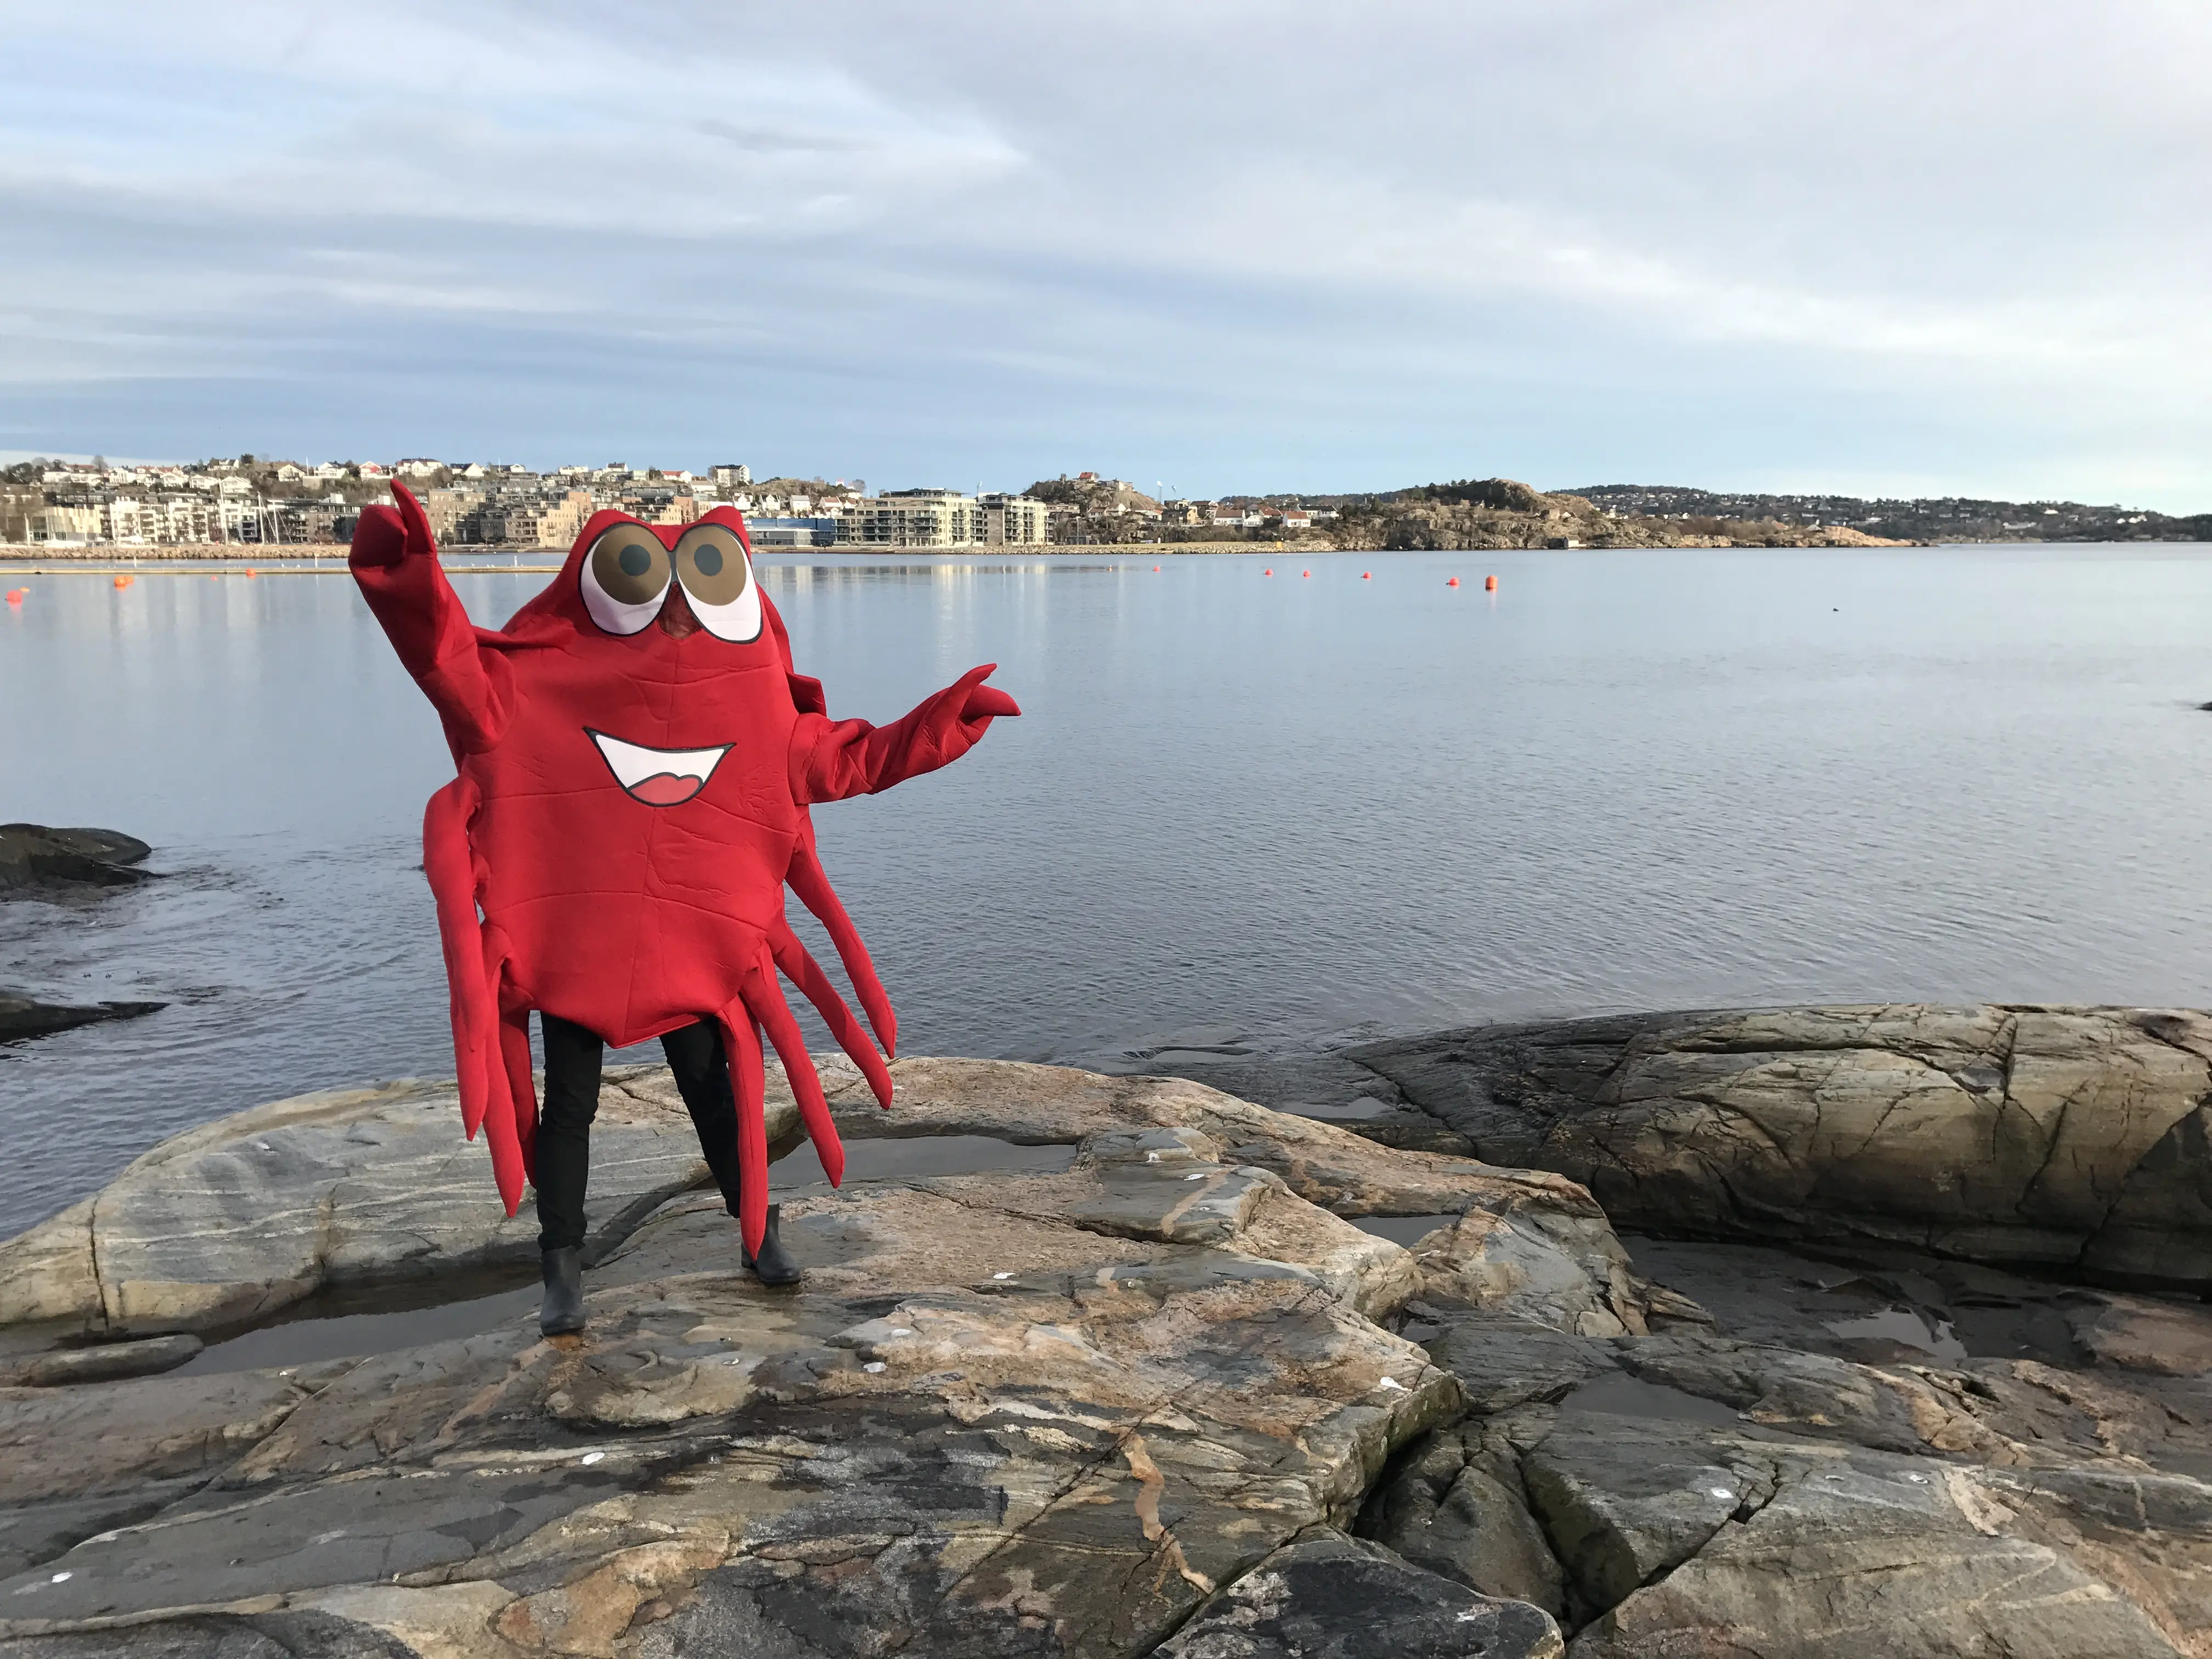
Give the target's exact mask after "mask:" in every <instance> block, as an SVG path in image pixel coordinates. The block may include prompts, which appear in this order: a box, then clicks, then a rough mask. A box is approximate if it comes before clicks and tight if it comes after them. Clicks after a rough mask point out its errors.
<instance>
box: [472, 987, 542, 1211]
mask: <svg viewBox="0 0 2212 1659" xmlns="http://www.w3.org/2000/svg"><path fill="white" fill-rule="evenodd" d="M499 1046H500V1052H501V1056H502V1057H503V1058H504V1059H505V1060H506V1062H507V1102H506V1103H505V1104H506V1109H505V1110H503V1111H501V1110H493V1111H489V1112H487V1113H485V1114H484V1124H485V1128H486V1138H487V1139H489V1141H490V1142H491V1172H492V1177H493V1179H494V1180H495V1181H497V1182H499V1195H500V1197H501V1199H503V1200H505V1201H506V1204H507V1213H508V1214H509V1215H513V1213H514V1212H516V1211H517V1210H519V1209H520V1208H521V1207H522V1188H523V1184H524V1182H526V1180H527V1179H528V1177H529V1174H530V1155H529V1152H528V1150H527V1148H528V1146H529V1145H530V1142H531V1141H532V1139H534V1138H535V1136H536V1133H537V1130H538V1086H537V1084H536V1083H535V1082H534V1081H533V1080H532V1077H531V1075H530V1010H528V1009H527V1008H517V1009H514V1010H513V1011H512V1012H507V1011H502V1012H501V1016H500V1022H499Z"/></svg>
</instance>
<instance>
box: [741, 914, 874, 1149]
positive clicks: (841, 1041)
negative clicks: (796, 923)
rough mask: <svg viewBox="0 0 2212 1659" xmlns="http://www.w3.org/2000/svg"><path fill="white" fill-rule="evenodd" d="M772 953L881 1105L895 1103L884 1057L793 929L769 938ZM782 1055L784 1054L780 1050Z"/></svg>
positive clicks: (781, 929)
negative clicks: (877, 1051)
mask: <svg viewBox="0 0 2212 1659" xmlns="http://www.w3.org/2000/svg"><path fill="white" fill-rule="evenodd" d="M768 943H769V951H772V952H773V953H774V956H775V965H776V966H777V967H779V968H781V969H783V976H784V977H785V978H786V979H787V980H789V981H791V982H792V983H793V985H796V986H797V987H799V990H800V991H801V992H803V993H805V997H806V1000H808V1001H809V1002H811V1003H812V1004H813V1005H814V1011H815V1012H817V1013H818V1014H820V1015H821V1016H822V1021H823V1024H825V1025H827V1026H828V1027H829V1035H830V1036H834V1037H836V1039H837V1046H838V1047H839V1048H842V1049H843V1050H844V1051H845V1052H846V1053H847V1054H850V1055H851V1056H852V1058H853V1063H854V1065H855V1066H859V1067H860V1071H861V1074H862V1075H863V1076H865V1077H866V1079H868V1086H869V1087H870V1088H871V1089H872V1090H874V1091H875V1092H876V1100H877V1103H878V1104H879V1105H884V1106H889V1105H890V1103H891V1074H890V1072H889V1071H887V1070H885V1069H884V1062H883V1057H882V1056H881V1055H879V1054H877V1053H876V1045H875V1044H874V1043H872V1042H869V1041H868V1034H867V1033H866V1031H864V1030H861V1029H860V1021H859V1020H857V1019H855V1018H853V1011H852V1010H851V1009H850V1008H848V1007H847V1006H845V999H844V998H842V997H841V996H839V995H838V994H837V987H836V986H834V985H832V984H831V983H830V982H829V975H827V974H825V973H823V971H822V964H821V963H818V962H817V961H815V959H814V958H813V957H811V956H809V955H807V953H806V947H805V945H801V944H800V943H799V936H798V935H797V934H796V933H793V932H792V931H791V929H790V928H788V927H777V928H776V929H775V931H773V932H771V933H769V936H768ZM779 1052H781V1051H780V1050H779Z"/></svg>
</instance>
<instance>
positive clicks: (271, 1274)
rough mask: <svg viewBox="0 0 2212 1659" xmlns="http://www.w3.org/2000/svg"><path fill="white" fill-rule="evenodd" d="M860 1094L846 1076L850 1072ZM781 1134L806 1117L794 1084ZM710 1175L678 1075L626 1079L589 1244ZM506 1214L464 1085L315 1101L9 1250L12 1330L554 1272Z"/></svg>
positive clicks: (623, 1229) (230, 1130) (608, 1127)
mask: <svg viewBox="0 0 2212 1659" xmlns="http://www.w3.org/2000/svg"><path fill="white" fill-rule="evenodd" d="M829 1075H830V1076H831V1078H832V1079H834V1080H835V1081H836V1082H838V1083H840V1084H842V1083H843V1082H844V1081H846V1080H847V1074H846V1073H841V1072H837V1071H836V1070H834V1069H832V1070H831V1071H830V1073H829ZM775 1085H776V1086H775V1088H774V1089H772V1091H771V1104H770V1107H769V1111H770V1114H771V1118H770V1124H769V1132H770V1133H771V1135H775V1134H777V1133H781V1132H786V1131H787V1130H788V1129H789V1128H791V1127H794V1126H795V1125H796V1122H797V1107H796V1105H795V1104H794V1103H793V1102H792V1101H791V1098H790V1094H789V1090H788V1088H787V1086H784V1085H781V1077H780V1074H779V1075H778V1076H777V1078H776V1079H775ZM707 1179H708V1176H707V1169H706V1165H705V1164H704V1163H703V1162H702V1160H701V1159H700V1157H699V1148H698V1140H697V1137H696V1134H695V1133H694V1132H693V1130H692V1128H691V1124H690V1117H689V1115H687V1114H686V1113H685V1111H684V1106H683V1103H682V1102H681V1100H680V1099H679V1098H678V1097H677V1095H676V1092H675V1090H674V1087H673V1085H672V1084H671V1082H670V1081H669V1079H668V1073H667V1072H666V1069H665V1067H659V1066H637V1067H617V1068H611V1069H610V1072H609V1073H608V1079H607V1085H606V1087H605V1089H604V1090H603V1091H602V1093H601V1096H600V1106H599V1121H598V1122H597V1123H596V1124H595V1125H594V1126H593V1130H592V1184H591V1193H590V1195H589V1199H588V1201H587V1203H586V1216H587V1218H588V1220H589V1223H590V1227H591V1234H590V1243H589V1244H588V1245H587V1249H590V1250H592V1251H604V1250H605V1249H609V1248H611V1246H612V1245H613V1244H614V1243H617V1242H619V1240H620V1239H622V1238H623V1237H626V1236H627V1235H628V1234H629V1231H630V1230H631V1229H632V1228H633V1227H635V1225H636V1224H637V1223H638V1222H639V1221H640V1220H641V1219H642V1218H644V1217H645V1216H646V1215H647V1214H648V1213H650V1212H652V1211H653V1209H654V1208H655V1207H656V1206H658V1205H659V1203H660V1202H661V1201H662V1200H665V1199H666V1198H667V1197H669V1196H670V1195H671V1194H674V1193H678V1192H681V1191H683V1190H684V1189H685V1188H689V1187H692V1186H696V1185H699V1184H701V1183H702V1182H705V1181H706V1180H707ZM537 1231H538V1228H537V1220H536V1217H535V1215H534V1214H533V1212H532V1207H531V1206H529V1205H527V1204H526V1205H525V1206H523V1208H522V1210H521V1211H520V1213H518V1214H517V1215H515V1216H513V1218H509V1217H508V1216H507V1214H506V1213H505V1212H504V1210H503V1209H502V1208H501V1205H500V1203H499V1200H498V1197H497V1194H496V1193H495V1190H494V1188H493V1187H492V1184H491V1178H490V1171H489V1167H488V1166H487V1164H486V1162H485V1154H484V1152H483V1150H482V1148H481V1147H479V1146H471V1145H469V1144H468V1143H467V1142H466V1141H465V1139H463V1138H462V1135H461V1133H460V1108H459V1103H458V1100H457V1097H455V1095H454V1093H453V1087H452V1085H450V1084H423V1083H415V1082H400V1083H392V1084H386V1085H382V1086H380V1087H378V1088H374V1089H355V1090H339V1091H329V1092H325V1093H321V1094H313V1095H302V1096H300V1097H296V1098H295V1099H291V1100H283V1101H277V1102H276V1103H273V1104H270V1105H267V1106H260V1107H256V1108H255V1109H252V1110H251V1111H247V1112H242V1113H240V1114H238V1115H236V1116H234V1117H228V1118H224V1119H222V1120H220V1121H216V1122H214V1123H210V1124H206V1125H204V1126H203V1127H199V1128H197V1129H192V1130H188V1131H186V1132H185V1133H183V1134H180V1135H178V1136H175V1137H173V1138H172V1139H169V1140H166V1141H164V1142H162V1143H161V1145H160V1146H156V1147H155V1148H154V1149H153V1150H152V1151H151V1152H148V1153H146V1154H145V1155H144V1156H143V1157H142V1158H139V1159H137V1161H136V1162H135V1163H133V1164H131V1165H130V1166H129V1167H128V1168H127V1169H125V1170H124V1171H123V1173H122V1174H121V1175H119V1176H117V1177H116V1178H115V1179H114V1180H113V1181H112V1182H110V1183H109V1184H108V1185H107V1187H106V1188H104V1189H103V1190H102V1191H101V1192H100V1194H99V1195H98V1196H97V1197H96V1198H92V1199H87V1200H82V1202H80V1203H77V1204H75V1205H72V1206H70V1208H68V1209H66V1210H64V1211H63V1212H61V1213H60V1214H58V1215H56V1216H54V1217H52V1218H49V1219H48V1220H46V1221H45V1222H42V1223H40V1225H37V1226H35V1227H33V1228H32V1229H30V1231H27V1232H25V1233H23V1234H21V1235H20V1236H18V1237H15V1238H14V1239H11V1240H9V1241H8V1242H7V1243H4V1244H0V1327H4V1326H9V1325H19V1324H27V1323H38V1324H41V1325H44V1326H46V1327H49V1328H52V1329H55V1330H58V1331H59V1330H69V1331H75V1332H80V1333H83V1334H93V1335H97V1336H103V1337H112V1336H116V1335H122V1334H142V1333H143V1334H152V1333H160V1332H172V1331H191V1332H209V1331H214V1330H218V1329H221V1328H225V1327H235V1326H240V1325H243V1324H247V1323H251V1322H257V1321H259V1320H262V1319H264V1318H266V1317H268V1316H270V1315H271V1314H273V1313H275V1312H276V1311H278V1310H281V1309H283V1308H284V1307H286V1306H288V1305H289V1304H293V1303H295V1302H297V1301H300V1300H301V1299H302V1298H303V1297H307V1296H309V1295H311V1294H312V1293H313V1292H314V1291H318V1290H320V1289H322V1288H324V1287H325V1286H332V1285H362V1284H374V1283H380V1282H391V1281H394V1280H399V1279H408V1278H410V1277H411V1278H420V1277H423V1276H426V1275H431V1274H451V1273H464V1272H467V1271H471V1270H474V1269H478V1268H484V1267H494V1266H496V1265H499V1264H501V1263H529V1262H532V1261H535V1260H536V1255H537Z"/></svg>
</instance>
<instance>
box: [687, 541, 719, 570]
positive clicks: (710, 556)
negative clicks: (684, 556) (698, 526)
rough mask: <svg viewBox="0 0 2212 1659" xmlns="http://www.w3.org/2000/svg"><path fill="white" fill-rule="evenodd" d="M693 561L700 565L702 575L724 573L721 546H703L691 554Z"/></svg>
mask: <svg viewBox="0 0 2212 1659" xmlns="http://www.w3.org/2000/svg"><path fill="white" fill-rule="evenodd" d="M691 562H692V563H694V564H696V565H697V566H698V567H699V574H701V575H702V576H719V575H720V574H722V550H721V549H720V548H719V547H702V548H701V549H700V550H698V551H697V552H696V553H695V554H693V555H692V556H691Z"/></svg>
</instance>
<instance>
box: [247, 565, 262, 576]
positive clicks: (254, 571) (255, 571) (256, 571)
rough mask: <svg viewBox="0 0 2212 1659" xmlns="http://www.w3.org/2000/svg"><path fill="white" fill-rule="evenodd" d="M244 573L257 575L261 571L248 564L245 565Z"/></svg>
mask: <svg viewBox="0 0 2212 1659" xmlns="http://www.w3.org/2000/svg"><path fill="white" fill-rule="evenodd" d="M246 574H247V575H249V576H258V575H259V574H261V573H260V572H259V571H258V570H256V569H255V568H253V567H252V565H248V566H246Z"/></svg>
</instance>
